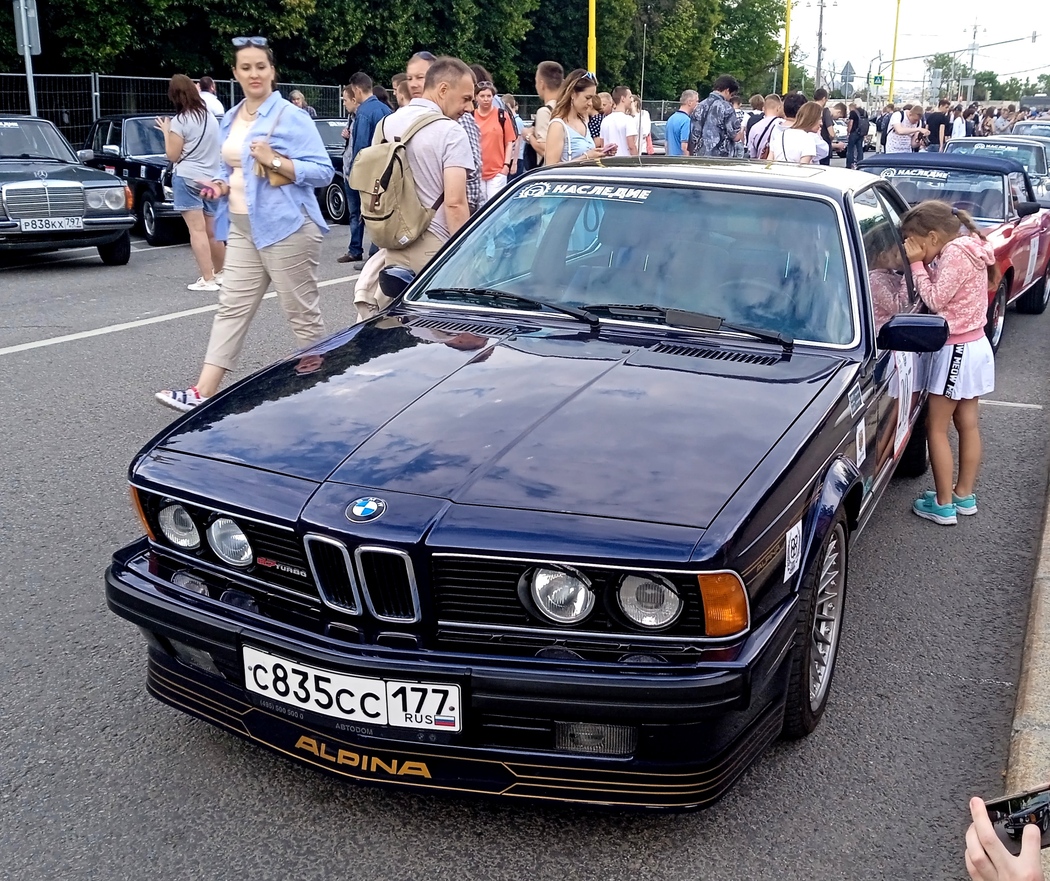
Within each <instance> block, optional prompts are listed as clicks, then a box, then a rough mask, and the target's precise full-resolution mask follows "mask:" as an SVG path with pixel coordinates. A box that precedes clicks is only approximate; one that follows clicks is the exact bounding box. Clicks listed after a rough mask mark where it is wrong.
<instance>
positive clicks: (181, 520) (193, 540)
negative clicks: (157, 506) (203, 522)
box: [157, 505, 201, 551]
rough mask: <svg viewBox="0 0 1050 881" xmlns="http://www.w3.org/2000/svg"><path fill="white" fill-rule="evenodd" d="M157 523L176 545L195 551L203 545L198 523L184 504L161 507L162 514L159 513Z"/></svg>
mask: <svg viewBox="0 0 1050 881" xmlns="http://www.w3.org/2000/svg"><path fill="white" fill-rule="evenodd" d="M157 523H158V524H159V525H160V531H161V532H163V533H164V537H165V538H166V539H167V540H168V541H170V542H171V543H172V544H173V545H175V547H177V548H182V549H183V550H186V551H195V550H197V548H199V547H200V546H201V534H200V533H199V532H198V531H197V524H195V523H194V522H193V518H192V517H190V513H189V511H187V510H186V509H185V508H184V507H182V505H168V506H167V507H166V508H161V511H160V514H158V515H157Z"/></svg>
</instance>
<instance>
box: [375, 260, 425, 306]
mask: <svg viewBox="0 0 1050 881" xmlns="http://www.w3.org/2000/svg"><path fill="white" fill-rule="evenodd" d="M415 277H416V274H415V273H414V272H413V271H412V270H411V269H407V268H405V267H404V266H387V267H385V268H384V269H382V270H380V272H379V290H381V291H382V292H383V294H384V295H385V296H387V297H390V299H391V300H396V299H397V298H398V297H400V296H401V295H402V294H403V293H404V292H405V289H406V288H407V287H408V286H409V285H410V284H412V282H413V281H414V280H415Z"/></svg>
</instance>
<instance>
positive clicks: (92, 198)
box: [84, 188, 106, 209]
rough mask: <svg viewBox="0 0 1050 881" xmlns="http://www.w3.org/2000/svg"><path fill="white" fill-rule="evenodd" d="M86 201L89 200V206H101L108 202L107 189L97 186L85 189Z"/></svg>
mask: <svg viewBox="0 0 1050 881" xmlns="http://www.w3.org/2000/svg"><path fill="white" fill-rule="evenodd" d="M84 201H85V202H87V206H88V208H96V209H97V208H101V207H102V206H103V205H105V204H106V191H105V190H100V189H97V188H95V189H91V190H85V191H84Z"/></svg>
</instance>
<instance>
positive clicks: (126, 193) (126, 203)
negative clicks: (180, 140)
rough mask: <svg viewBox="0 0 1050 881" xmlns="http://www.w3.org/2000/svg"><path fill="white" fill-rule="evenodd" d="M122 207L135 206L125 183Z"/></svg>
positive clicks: (130, 207) (129, 189) (128, 208)
mask: <svg viewBox="0 0 1050 881" xmlns="http://www.w3.org/2000/svg"><path fill="white" fill-rule="evenodd" d="M124 207H125V208H126V209H127V210H128V211H130V210H131V209H132V208H134V207H135V195H134V194H133V193H132V192H131V187H129V186H128V185H127V184H124ZM133 492H134V491H133Z"/></svg>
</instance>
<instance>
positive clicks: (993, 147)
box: [973, 144, 1017, 153]
mask: <svg viewBox="0 0 1050 881" xmlns="http://www.w3.org/2000/svg"><path fill="white" fill-rule="evenodd" d="M973 148H974V150H987V151H988V152H990V153H1016V152H1017V147H1010V146H1007V145H1006V144H974V145H973Z"/></svg>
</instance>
